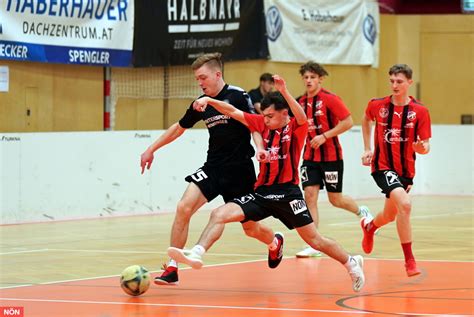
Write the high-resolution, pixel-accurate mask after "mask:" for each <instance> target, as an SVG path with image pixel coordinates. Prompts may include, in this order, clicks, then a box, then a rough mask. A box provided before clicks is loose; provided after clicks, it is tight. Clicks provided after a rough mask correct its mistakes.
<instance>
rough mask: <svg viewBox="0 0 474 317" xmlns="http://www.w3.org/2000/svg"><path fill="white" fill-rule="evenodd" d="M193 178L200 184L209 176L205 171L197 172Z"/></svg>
mask: <svg viewBox="0 0 474 317" xmlns="http://www.w3.org/2000/svg"><path fill="white" fill-rule="evenodd" d="M191 177H192V178H193V179H194V181H195V182H200V181H202V180H203V179H206V178H207V175H206V173H204V171H203V170H197V172H196V173H194V174H193V175H191Z"/></svg>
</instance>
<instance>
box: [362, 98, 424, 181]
mask: <svg viewBox="0 0 474 317" xmlns="http://www.w3.org/2000/svg"><path fill="white" fill-rule="evenodd" d="M365 115H366V116H367V118H368V119H370V120H373V121H375V132H374V156H373V157H372V172H374V171H384V170H393V171H395V172H397V174H398V175H400V176H402V177H406V178H413V177H414V176H415V159H416V154H415V151H414V150H413V147H412V143H413V142H415V141H416V140H417V139H418V138H419V139H420V140H426V139H429V138H431V121H430V115H429V112H428V109H427V108H426V107H425V106H424V105H422V104H421V103H420V102H419V101H417V100H415V98H413V97H411V96H410V102H409V103H408V104H407V105H405V106H395V105H394V104H392V102H391V96H387V97H384V98H380V99H372V100H371V101H370V102H369V104H368V106H367V109H366V110H365Z"/></svg>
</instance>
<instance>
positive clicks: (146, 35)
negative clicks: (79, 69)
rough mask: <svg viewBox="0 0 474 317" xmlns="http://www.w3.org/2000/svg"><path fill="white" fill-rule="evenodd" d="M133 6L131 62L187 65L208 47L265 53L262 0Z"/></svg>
mask: <svg viewBox="0 0 474 317" xmlns="http://www.w3.org/2000/svg"><path fill="white" fill-rule="evenodd" d="M135 12H136V23H135V44H134V57H133V59H134V62H133V64H134V65H135V66H151V65H152V66H164V65H189V64H191V63H192V61H193V60H194V59H195V58H196V57H197V56H199V55H201V54H203V53H211V52H221V53H222V54H223V56H224V59H225V60H227V61H229V60H245V59H267V58H268V46H267V40H266V37H265V16H264V12H263V1H262V0H225V1H224V0H167V1H138V2H137V3H136V8H135Z"/></svg>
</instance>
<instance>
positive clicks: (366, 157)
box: [361, 150, 374, 166]
mask: <svg viewBox="0 0 474 317" xmlns="http://www.w3.org/2000/svg"><path fill="white" fill-rule="evenodd" d="M373 156H374V152H372V151H370V150H369V151H365V152H364V153H363V154H362V157H361V159H362V165H364V166H370V164H371V163H372V157H373Z"/></svg>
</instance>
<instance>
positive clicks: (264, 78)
mask: <svg viewBox="0 0 474 317" xmlns="http://www.w3.org/2000/svg"><path fill="white" fill-rule="evenodd" d="M260 81H270V82H272V83H273V75H272V74H270V73H263V74H262V75H260Z"/></svg>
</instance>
